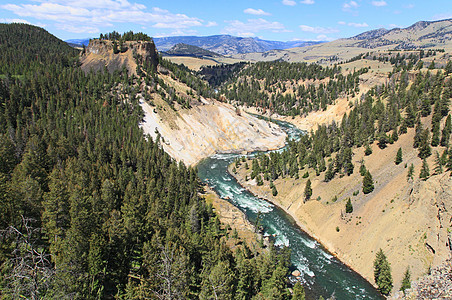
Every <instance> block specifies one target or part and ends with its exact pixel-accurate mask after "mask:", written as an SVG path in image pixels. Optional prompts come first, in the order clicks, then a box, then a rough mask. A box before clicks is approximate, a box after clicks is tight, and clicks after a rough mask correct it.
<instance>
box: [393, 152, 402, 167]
mask: <svg viewBox="0 0 452 300" xmlns="http://www.w3.org/2000/svg"><path fill="white" fill-rule="evenodd" d="M402 161H403V157H402V148H399V150H397V155H396V158H395V161H394V162H395V164H396V165H398V164H400V163H401V162H402Z"/></svg>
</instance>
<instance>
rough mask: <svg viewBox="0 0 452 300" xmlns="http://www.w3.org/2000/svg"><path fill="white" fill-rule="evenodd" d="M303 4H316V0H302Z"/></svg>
mask: <svg viewBox="0 0 452 300" xmlns="http://www.w3.org/2000/svg"><path fill="white" fill-rule="evenodd" d="M300 3H301V4H314V3H315V2H314V0H302V1H300Z"/></svg>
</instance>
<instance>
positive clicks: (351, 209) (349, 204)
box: [345, 198, 353, 214]
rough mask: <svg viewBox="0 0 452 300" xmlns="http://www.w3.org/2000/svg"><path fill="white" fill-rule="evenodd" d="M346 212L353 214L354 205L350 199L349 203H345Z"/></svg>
mask: <svg viewBox="0 0 452 300" xmlns="http://www.w3.org/2000/svg"><path fill="white" fill-rule="evenodd" d="M345 212H346V213H347V214H351V213H352V212H353V205H352V201H351V200H350V198H348V199H347V203H345Z"/></svg>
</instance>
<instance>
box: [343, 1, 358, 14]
mask: <svg viewBox="0 0 452 300" xmlns="http://www.w3.org/2000/svg"><path fill="white" fill-rule="evenodd" d="M358 7H359V5H358V3H356V2H355V1H353V0H352V1H350V2H345V3H344V4H343V5H342V10H344V11H352V10H353V9H357V8H358Z"/></svg>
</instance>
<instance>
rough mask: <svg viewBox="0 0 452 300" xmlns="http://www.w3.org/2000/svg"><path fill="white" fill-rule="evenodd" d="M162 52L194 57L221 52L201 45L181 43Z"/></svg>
mask: <svg viewBox="0 0 452 300" xmlns="http://www.w3.org/2000/svg"><path fill="white" fill-rule="evenodd" d="M161 53H162V54H167V55H172V56H192V57H218V56H220V54H218V53H215V52H212V51H209V50H206V49H203V48H201V47H197V46H193V45H188V44H184V43H179V44H176V45H174V46H173V47H172V48H171V49H170V50H168V51H166V52H161Z"/></svg>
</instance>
